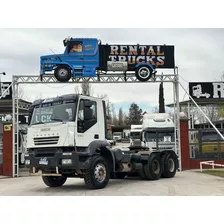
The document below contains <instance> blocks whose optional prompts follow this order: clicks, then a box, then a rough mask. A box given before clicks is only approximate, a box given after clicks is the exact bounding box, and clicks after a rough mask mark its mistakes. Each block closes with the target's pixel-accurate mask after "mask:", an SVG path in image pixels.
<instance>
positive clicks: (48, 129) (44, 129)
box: [40, 128, 51, 131]
mask: <svg viewBox="0 0 224 224" xmlns="http://www.w3.org/2000/svg"><path fill="white" fill-rule="evenodd" d="M50 130H51V129H50V128H41V129H40V131H50Z"/></svg>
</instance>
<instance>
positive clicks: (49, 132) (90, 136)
mask: <svg viewBox="0 0 224 224" xmlns="http://www.w3.org/2000/svg"><path fill="white" fill-rule="evenodd" d="M104 113H105V102H104V101H102V100H99V99H98V98H93V97H91V98H90V97H88V96H82V95H77V94H68V95H63V96H61V97H56V98H49V99H45V100H37V101H35V102H34V103H33V104H32V106H31V109H30V120H29V127H28V134H27V148H29V149H38V148H43V147H47V148H54V147H61V148H62V149H65V150H69V149H73V148H74V147H76V148H80V149H81V148H84V147H87V146H88V145H89V144H90V142H92V141H93V140H96V139H99V140H100V139H101V140H103V139H105V134H106V127H105V122H106V121H105V116H104Z"/></svg>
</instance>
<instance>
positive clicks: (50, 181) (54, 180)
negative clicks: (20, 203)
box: [42, 176, 67, 187]
mask: <svg viewBox="0 0 224 224" xmlns="http://www.w3.org/2000/svg"><path fill="white" fill-rule="evenodd" d="M42 179H43V181H44V183H45V184H46V185H47V186H48V187H61V186H62V185H63V184H64V183H65V181H66V180H67V177H63V176H61V177H46V176H42Z"/></svg>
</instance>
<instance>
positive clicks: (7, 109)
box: [0, 99, 32, 114]
mask: <svg viewBox="0 0 224 224" xmlns="http://www.w3.org/2000/svg"><path fill="white" fill-rule="evenodd" d="M31 104H32V103H31V102H28V101H26V100H22V99H19V114H24V113H25V114H27V112H28V109H29V107H30V105H31ZM0 114H12V100H11V99H8V100H5V99H1V100H0Z"/></svg>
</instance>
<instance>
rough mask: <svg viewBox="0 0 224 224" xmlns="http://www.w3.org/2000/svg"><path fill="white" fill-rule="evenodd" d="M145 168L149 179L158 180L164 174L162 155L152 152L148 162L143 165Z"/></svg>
mask: <svg viewBox="0 0 224 224" xmlns="http://www.w3.org/2000/svg"><path fill="white" fill-rule="evenodd" d="M143 170H144V174H145V177H146V179H147V180H158V179H159V178H160V177H161V174H162V167H161V162H160V156H159V155H157V154H152V155H151V156H150V157H149V161H148V163H147V164H144V165H143Z"/></svg>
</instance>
